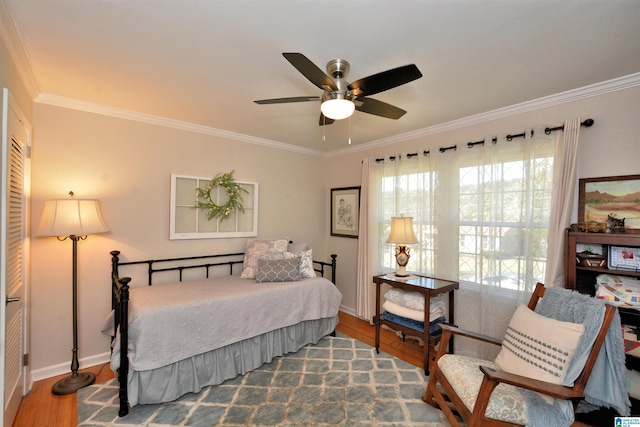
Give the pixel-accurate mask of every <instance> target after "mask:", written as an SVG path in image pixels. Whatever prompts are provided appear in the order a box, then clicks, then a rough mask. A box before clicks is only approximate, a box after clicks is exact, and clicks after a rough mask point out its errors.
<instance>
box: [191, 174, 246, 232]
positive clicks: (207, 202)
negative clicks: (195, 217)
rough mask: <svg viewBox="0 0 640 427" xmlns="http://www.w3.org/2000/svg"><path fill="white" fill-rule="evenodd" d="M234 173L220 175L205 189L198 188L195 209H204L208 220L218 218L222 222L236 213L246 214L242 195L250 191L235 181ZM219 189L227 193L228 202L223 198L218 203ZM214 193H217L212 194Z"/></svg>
mask: <svg viewBox="0 0 640 427" xmlns="http://www.w3.org/2000/svg"><path fill="white" fill-rule="evenodd" d="M233 172H234V171H231V172H227V173H219V174H218V175H216V176H215V178H213V179H212V180H211V181H209V183H208V184H207V185H206V186H205V187H204V188H201V187H196V194H197V197H198V200H196V204H195V206H194V207H195V208H197V209H204V210H205V211H206V212H207V218H208V219H212V218H218V219H219V220H220V221H222V220H225V219H227V218H229V217H230V216H231V214H232V213H233V212H235V211H240V212H244V207H243V206H242V193H243V192H244V193H248V191H247V189H246V188H243V187H242V185H240V184H238V183H237V182H236V181H235V180H234V179H233ZM218 187H220V188H222V189H223V190H224V191H225V192H226V199H227V200H226V201H224V196H223V197H222V199H223V200H222V201H220V202H217V201H218V200H219V199H220V196H219V192H218ZM214 191H215V192H216V193H215V194H212V193H213V192H214ZM214 199H215V200H214ZM216 202H217V203H216ZM223 202H224V203H223ZM218 203H219V204H218Z"/></svg>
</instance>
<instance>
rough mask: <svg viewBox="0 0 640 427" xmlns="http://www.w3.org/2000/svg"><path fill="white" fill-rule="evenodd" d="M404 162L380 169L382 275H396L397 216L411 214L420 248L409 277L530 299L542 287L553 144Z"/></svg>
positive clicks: (466, 151) (530, 142) (414, 247)
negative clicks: (393, 230) (393, 234)
mask: <svg viewBox="0 0 640 427" xmlns="http://www.w3.org/2000/svg"><path fill="white" fill-rule="evenodd" d="M421 157H422V156H421ZM398 158H399V156H396V159H395V160H394V161H385V162H384V163H387V164H383V165H379V166H376V169H377V172H376V173H377V175H375V176H377V179H379V182H378V183H377V184H376V185H377V186H378V188H379V194H378V198H379V199H378V200H379V202H380V205H381V207H380V212H379V213H378V215H379V218H380V222H379V230H378V238H379V247H380V250H379V252H378V259H379V266H380V268H382V269H386V270H387V271H389V270H391V271H392V270H394V269H395V258H394V246H393V245H390V244H388V243H386V238H387V236H388V235H389V231H390V222H391V217H392V216H397V215H400V214H404V216H412V217H413V218H414V220H413V223H414V231H415V233H416V236H417V237H418V241H419V243H418V244H415V245H410V246H411V250H412V257H411V258H410V260H409V265H408V266H407V270H409V271H416V272H420V273H422V274H428V275H434V276H437V277H444V278H454V279H455V278H457V279H458V280H460V281H463V282H468V283H475V284H477V285H479V286H492V287H498V288H505V289H510V290H518V291H527V292H528V291H531V290H532V289H533V287H534V286H535V284H536V282H538V281H542V280H543V278H544V272H545V264H546V254H547V246H546V239H547V228H548V221H549V215H550V205H551V190H552V181H553V143H552V142H551V141H550V140H549V139H544V140H543V141H536V140H526V141H522V142H515V141H512V142H505V143H504V144H503V145H501V146H494V144H488V147H473V148H471V149H463V150H460V151H458V152H451V153H444V154H436V155H433V156H432V157H431V158H424V159H419V158H418V159H416V158H400V159H398ZM381 163H383V162H381Z"/></svg>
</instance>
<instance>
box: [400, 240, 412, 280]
mask: <svg viewBox="0 0 640 427" xmlns="http://www.w3.org/2000/svg"><path fill="white" fill-rule="evenodd" d="M410 257H411V255H410V254H409V248H407V247H406V246H405V245H398V246H396V262H397V263H398V269H397V270H396V276H397V277H407V276H408V275H409V273H407V269H406V267H407V264H408V263H409V258H410Z"/></svg>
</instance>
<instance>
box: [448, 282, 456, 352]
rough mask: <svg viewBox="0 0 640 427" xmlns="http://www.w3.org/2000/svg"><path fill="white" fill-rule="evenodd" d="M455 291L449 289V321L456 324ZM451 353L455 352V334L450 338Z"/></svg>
mask: <svg viewBox="0 0 640 427" xmlns="http://www.w3.org/2000/svg"><path fill="white" fill-rule="evenodd" d="M454 292H455V291H449V323H450V324H452V325H455V324H456V321H455V312H456V309H455V306H454V301H455V298H454V295H453V293H454ZM449 353H450V354H453V335H452V336H451V339H449Z"/></svg>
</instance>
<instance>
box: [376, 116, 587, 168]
mask: <svg viewBox="0 0 640 427" xmlns="http://www.w3.org/2000/svg"><path fill="white" fill-rule="evenodd" d="M594 123H595V121H594V120H593V119H586V120H584V121H583V122H581V123H580V126H584V127H591V126H593V124H594ZM557 130H564V125H561V126H556V127H552V128H550V127H547V128H545V129H544V133H545V135H551V132H555V131H557ZM526 135H527V134H526V131H525V132H522V133H518V134H508V135H506V136H505V139H506V140H507V141H512V140H513V139H515V138H524V137H526ZM531 136H532V137H533V129H532V130H531ZM491 142H492V143H493V144H495V143H496V142H498V138H497V137H493V138H491ZM476 145H484V139H483V140H481V141H475V142H467V148H473V147H474V146H476ZM457 149H458V146H457V145H451V146H449V147H440V149H439V150H440V152H441V153H444V152H445V151H449V150H454V151H456V150H457ZM429 153H430V151H429V150H424V151H423V152H422V155H424V156H428V155H429ZM417 155H418V153H407V158H409V159H410V158H412V157H414V156H417ZM395 159H396V156H390V157H389V160H391V161H394V160H395ZM379 162H384V157H383V158H378V159H376V163H379Z"/></svg>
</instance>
